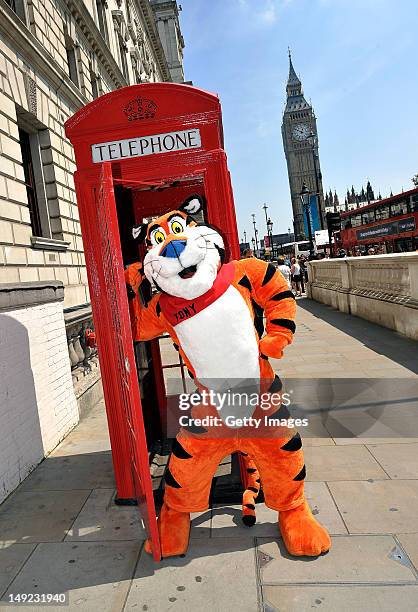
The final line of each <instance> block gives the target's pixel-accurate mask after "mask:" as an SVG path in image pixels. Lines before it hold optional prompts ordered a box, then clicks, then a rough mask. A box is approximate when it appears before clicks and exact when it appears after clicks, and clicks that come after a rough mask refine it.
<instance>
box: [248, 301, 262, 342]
mask: <svg viewBox="0 0 418 612" xmlns="http://www.w3.org/2000/svg"><path fill="white" fill-rule="evenodd" d="M251 304H252V307H253V310H254V327H255V329H256V332H257V334H258V337H259V338H261V337H262V335H263V334H264V310H263V308H262V307H261V306H260V305H259V304H257V302H256V301H255V300H253V299H252V298H251Z"/></svg>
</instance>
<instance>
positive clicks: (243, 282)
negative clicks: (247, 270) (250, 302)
mask: <svg viewBox="0 0 418 612" xmlns="http://www.w3.org/2000/svg"><path fill="white" fill-rule="evenodd" d="M238 285H241V287H245V288H246V289H248V291H251V290H252V287H251V283H250V280H249V278H248V276H247V275H245V276H243V277H242V279H241V280H240V281H239V282H238Z"/></svg>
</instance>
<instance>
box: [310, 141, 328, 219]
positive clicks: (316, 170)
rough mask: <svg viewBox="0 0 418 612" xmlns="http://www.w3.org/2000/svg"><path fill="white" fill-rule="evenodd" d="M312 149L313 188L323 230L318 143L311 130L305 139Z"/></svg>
mask: <svg viewBox="0 0 418 612" xmlns="http://www.w3.org/2000/svg"><path fill="white" fill-rule="evenodd" d="M306 140H307V141H308V142H309V144H310V145H311V148H312V159H313V167H314V174H315V187H316V197H317V201H318V215H319V221H320V223H321V229H324V219H323V217H322V207H321V192H320V188H319V179H322V174H321V170H320V169H319V168H318V166H317V159H318V154H317V152H316V147H317V143H318V138H317V136H316V134H315V132H314V131H313V130H311V132H310V134H309V136H308V137H307V139H306Z"/></svg>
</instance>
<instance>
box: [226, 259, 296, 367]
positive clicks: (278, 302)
mask: <svg viewBox="0 0 418 612" xmlns="http://www.w3.org/2000/svg"><path fill="white" fill-rule="evenodd" d="M238 263H239V264H241V265H242V266H243V268H244V270H245V274H246V276H247V278H248V280H249V282H250V285H251V295H252V297H253V299H254V300H255V301H256V302H257V304H259V306H261V307H262V308H263V309H264V312H265V315H266V335H265V336H264V337H263V338H262V339H261V340H260V351H261V353H262V354H263V355H266V356H267V357H273V358H276V359H279V358H280V357H282V355H283V349H284V348H285V347H286V346H287V345H288V344H290V343H291V342H292V340H293V334H294V333H295V330H296V325H295V316H296V301H295V298H294V295H293V293H292V292H291V291H290V290H289V287H288V284H287V282H286V280H285V279H284V276H283V274H282V273H281V272H280V271H278V270H276V268H275V267H274V266H273V265H272V264H270V263H269V264H268V263H267V262H265V261H261V260H260V259H255V258H251V259H243V260H241V261H240V262H238Z"/></svg>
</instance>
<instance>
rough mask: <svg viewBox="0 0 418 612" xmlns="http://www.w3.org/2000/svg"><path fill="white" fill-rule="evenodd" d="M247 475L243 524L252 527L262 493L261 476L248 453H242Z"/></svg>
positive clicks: (243, 498)
mask: <svg viewBox="0 0 418 612" xmlns="http://www.w3.org/2000/svg"><path fill="white" fill-rule="evenodd" d="M241 456H242V459H243V461H244V466H245V471H246V473H247V488H246V489H245V491H244V493H243V495H242V522H243V523H244V525H246V526H247V527H252V526H253V525H254V524H255V522H256V520H257V519H256V514H255V500H256V499H257V497H258V494H259V492H260V487H261V484H260V475H259V473H258V470H257V467H256V465H255V463H254V461H253V460H252V459H251V457H250V456H249V455H248V454H247V453H243V452H241Z"/></svg>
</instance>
